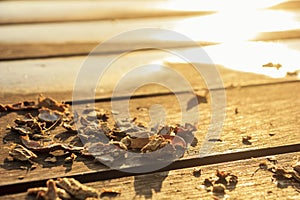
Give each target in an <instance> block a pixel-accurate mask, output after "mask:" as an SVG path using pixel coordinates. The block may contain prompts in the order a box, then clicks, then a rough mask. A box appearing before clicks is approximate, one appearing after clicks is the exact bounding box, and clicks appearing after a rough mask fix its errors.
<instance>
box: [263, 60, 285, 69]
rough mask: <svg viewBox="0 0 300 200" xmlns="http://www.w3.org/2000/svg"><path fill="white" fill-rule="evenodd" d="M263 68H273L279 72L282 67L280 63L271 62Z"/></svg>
mask: <svg viewBox="0 0 300 200" xmlns="http://www.w3.org/2000/svg"><path fill="white" fill-rule="evenodd" d="M262 67H271V68H276V69H277V70H279V69H280V68H281V67H282V65H281V64H280V63H277V64H274V63H272V62H269V63H267V64H264V65H263V66H262Z"/></svg>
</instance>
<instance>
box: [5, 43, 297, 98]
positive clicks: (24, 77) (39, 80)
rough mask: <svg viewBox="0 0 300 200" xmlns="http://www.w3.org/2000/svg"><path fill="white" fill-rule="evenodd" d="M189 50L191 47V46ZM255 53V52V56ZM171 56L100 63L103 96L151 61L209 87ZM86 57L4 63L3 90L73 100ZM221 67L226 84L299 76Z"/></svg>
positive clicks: (155, 74) (155, 76)
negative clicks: (64, 95) (58, 95)
mask: <svg viewBox="0 0 300 200" xmlns="http://www.w3.org/2000/svg"><path fill="white" fill-rule="evenodd" d="M182 50H184V49H182ZM186 50H189V49H188V48H187V49H186ZM204 50H205V48H204ZM170 51H171V52H172V49H170ZM253 53H255V52H253ZM254 55H255V54H253V55H252V56H254ZM170 56H173V55H172V53H168V52H165V51H160V50H149V51H135V52H131V53H129V54H127V55H123V56H122V57H120V58H118V59H117V60H115V62H114V63H112V64H111V65H109V66H100V67H99V69H103V68H104V67H108V69H109V70H108V71H106V72H105V74H104V76H103V77H102V78H101V82H100V84H99V85H98V87H97V94H98V95H99V96H110V94H111V92H112V91H113V89H114V86H115V84H116V83H117V81H119V80H120V79H121V77H122V76H123V75H125V74H127V72H129V71H130V70H132V69H134V68H136V67H140V66H143V65H147V64H151V63H152V64H153V63H157V64H158V65H160V66H165V65H167V66H169V67H170V69H174V70H176V71H178V73H179V74H181V75H182V76H184V77H185V79H186V80H187V81H189V82H190V83H191V84H192V86H193V87H194V88H196V89H200V88H203V87H205V82H204V81H203V77H201V75H200V74H199V72H197V71H196V70H195V69H194V68H193V67H192V66H191V65H187V64H180V63H179V64H177V63H176V62H175V63H170V64H167V63H163V61H164V60H166V59H167V58H168V57H170ZM208 56H209V55H208ZM116 57H118V55H117V54H109V55H99V57H96V58H97V61H98V62H99V63H102V62H104V61H105V60H106V59H110V58H111V59H113V58H116ZM86 59H88V57H85V56H78V57H69V58H53V59H36V60H23V61H7V62H0V72H1V75H2V76H1V79H0V91H1V93H15V94H16V93H17V94H21V93H22V94H29V93H33V91H34V93H49V92H50V93H56V92H58V93H59V92H67V91H68V94H69V98H67V100H69V99H71V92H72V90H73V88H74V85H75V81H76V78H77V75H78V72H79V70H80V69H81V68H82V67H83V66H84V61H85V60H86ZM269 61H273V60H268V62H269ZM212 62H214V61H212ZM243 62H245V63H247V62H248V61H247V60H245V61H243ZM295 62H296V61H295ZM242 64H243V63H241V65H242ZM261 64H264V63H261ZM203 66H204V65H203ZM296 66H297V65H296ZM251 67H252V66H251ZM285 67H289V66H284V67H282V69H280V70H277V69H275V68H273V69H269V71H270V72H271V71H272V70H273V72H274V73H277V72H281V70H283V71H284V70H286V69H285ZM254 68H255V69H259V68H260V66H255V67H253V69H254ZM261 68H262V67H261ZM152 69H153V70H152ZM187 69H188V70H187ZM217 69H218V70H219V72H220V75H221V77H222V79H223V82H224V86H225V87H231V86H245V85H253V84H265V83H274V82H281V81H289V80H296V79H297V76H294V77H284V78H278V79H274V78H271V77H267V76H264V75H259V74H253V73H244V72H237V71H233V70H229V69H226V68H223V67H221V66H217ZM241 69H243V68H241ZM262 69H263V68H262ZM163 76H170V75H169V73H168V72H166V71H165V70H163V69H162V68H160V67H154V68H151V66H149V71H147V72H145V73H139V74H133V75H132V78H131V79H132V81H131V85H132V86H136V85H135V81H136V80H138V79H143V78H147V80H150V79H152V82H157V83H160V81H161V77H163ZM85 84H87V85H90V86H92V84H94V83H92V82H91V81H90V82H86V83H85ZM129 87H130V85H129V84H128V88H129ZM178 87H179V86H177V88H178ZM178 90H182V88H178ZM155 91H156V92H164V91H167V90H166V89H164V88H162V87H160V88H157V89H156V90H155ZM149 92H150V93H154V91H153V90H148V91H147V90H143V91H139V93H144V94H145V93H149Z"/></svg>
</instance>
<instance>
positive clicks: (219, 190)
mask: <svg viewBox="0 0 300 200" xmlns="http://www.w3.org/2000/svg"><path fill="white" fill-rule="evenodd" d="M212 191H213V193H217V194H225V187H224V185H222V184H216V185H214V186H213V190H212Z"/></svg>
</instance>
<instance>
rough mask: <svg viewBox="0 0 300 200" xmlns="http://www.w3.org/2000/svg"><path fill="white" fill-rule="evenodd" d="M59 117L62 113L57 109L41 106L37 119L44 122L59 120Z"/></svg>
mask: <svg viewBox="0 0 300 200" xmlns="http://www.w3.org/2000/svg"><path fill="white" fill-rule="evenodd" d="M61 117H62V113H59V112H57V111H52V110H49V109H47V108H42V109H40V110H39V115H38V118H39V120H41V121H44V122H48V123H54V122H56V121H58V120H60V119H61Z"/></svg>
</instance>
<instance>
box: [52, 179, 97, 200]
mask: <svg viewBox="0 0 300 200" xmlns="http://www.w3.org/2000/svg"><path fill="white" fill-rule="evenodd" d="M56 184H57V185H58V186H59V187H61V188H63V189H64V190H65V191H67V192H68V193H69V194H71V195H72V196H74V197H75V198H76V199H82V200H84V199H86V198H89V197H95V198H98V197H99V191H98V190H96V189H94V188H91V187H87V186H85V185H83V184H81V183H80V182H79V181H77V180H75V179H73V178H58V179H57V181H56Z"/></svg>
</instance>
